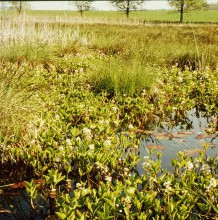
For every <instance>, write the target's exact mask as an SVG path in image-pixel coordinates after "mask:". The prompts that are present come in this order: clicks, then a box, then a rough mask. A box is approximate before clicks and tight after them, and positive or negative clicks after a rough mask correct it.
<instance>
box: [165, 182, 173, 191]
mask: <svg viewBox="0 0 218 220" xmlns="http://www.w3.org/2000/svg"><path fill="white" fill-rule="evenodd" d="M163 185H164V186H165V192H168V191H171V190H172V187H171V181H167V182H165V183H164V184H163Z"/></svg>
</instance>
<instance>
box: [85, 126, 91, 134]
mask: <svg viewBox="0 0 218 220" xmlns="http://www.w3.org/2000/svg"><path fill="white" fill-rule="evenodd" d="M83 133H84V134H85V135H90V134H91V130H90V129H88V128H83Z"/></svg>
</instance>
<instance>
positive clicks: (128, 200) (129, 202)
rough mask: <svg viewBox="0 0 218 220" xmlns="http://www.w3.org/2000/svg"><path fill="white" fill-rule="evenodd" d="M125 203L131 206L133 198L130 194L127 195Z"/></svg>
mask: <svg viewBox="0 0 218 220" xmlns="http://www.w3.org/2000/svg"><path fill="white" fill-rule="evenodd" d="M124 203H125V206H127V207H129V208H130V207H131V199H130V197H129V196H127V197H126V198H125V200H124Z"/></svg>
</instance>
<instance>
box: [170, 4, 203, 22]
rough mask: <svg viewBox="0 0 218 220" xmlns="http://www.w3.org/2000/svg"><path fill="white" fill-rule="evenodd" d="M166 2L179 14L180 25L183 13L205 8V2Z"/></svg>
mask: <svg viewBox="0 0 218 220" xmlns="http://www.w3.org/2000/svg"><path fill="white" fill-rule="evenodd" d="M168 2H169V4H170V5H171V6H173V7H174V8H176V9H177V10H178V11H179V12H180V23H182V22H183V17H184V12H187V11H193V10H200V9H202V8H203V7H206V6H207V4H206V1H205V0H168Z"/></svg>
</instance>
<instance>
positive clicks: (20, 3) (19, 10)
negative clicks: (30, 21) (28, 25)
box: [18, 1, 22, 14]
mask: <svg viewBox="0 0 218 220" xmlns="http://www.w3.org/2000/svg"><path fill="white" fill-rule="evenodd" d="M21 11H22V1H19V8H18V12H19V14H20V13H21Z"/></svg>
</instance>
